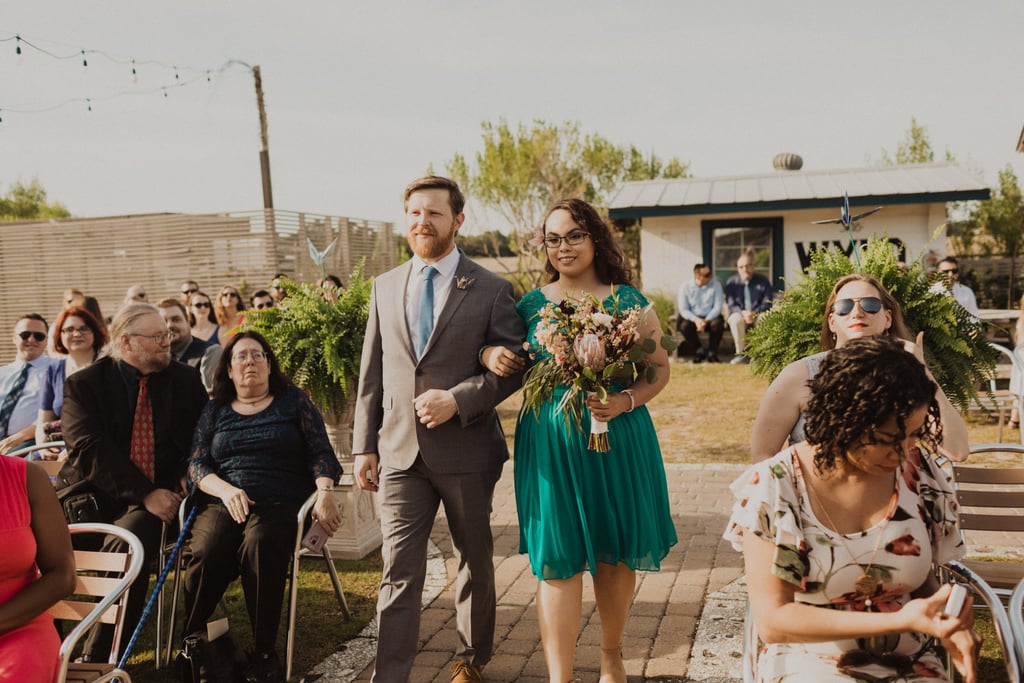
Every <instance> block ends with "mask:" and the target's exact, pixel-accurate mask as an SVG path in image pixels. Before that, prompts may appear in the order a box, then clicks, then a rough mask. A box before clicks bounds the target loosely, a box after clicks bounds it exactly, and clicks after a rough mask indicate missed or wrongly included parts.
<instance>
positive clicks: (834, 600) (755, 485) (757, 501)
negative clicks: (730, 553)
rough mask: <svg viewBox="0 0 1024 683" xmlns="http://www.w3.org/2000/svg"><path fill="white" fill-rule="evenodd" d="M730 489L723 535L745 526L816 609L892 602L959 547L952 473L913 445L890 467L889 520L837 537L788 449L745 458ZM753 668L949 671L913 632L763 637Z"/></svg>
mask: <svg viewBox="0 0 1024 683" xmlns="http://www.w3.org/2000/svg"><path fill="white" fill-rule="evenodd" d="M731 488H732V491H733V494H734V495H735V497H736V502H735V503H734V505H733V511H732V517H731V518H730V520H729V524H728V526H727V527H726V532H725V534H724V537H725V538H726V540H728V541H730V542H731V543H732V546H733V548H735V549H736V550H738V551H742V550H743V533H745V532H750V533H753V534H755V535H757V536H759V537H761V538H763V539H765V540H767V541H769V542H770V543H772V544H774V545H775V555H774V561H773V564H772V567H771V572H772V574H773V575H775V576H777V577H778V578H780V579H782V580H783V581H785V582H787V583H790V584H792V585H794V586H796V587H797V593H796V595H795V599H796V600H797V601H800V602H804V603H807V604H810V605H815V606H818V607H821V608H823V609H843V610H854V611H865V610H867V609H872V610H877V611H882V612H888V611H896V610H899V609H900V608H901V607H902V606H903V605H904V604H905V603H906V602H907V601H909V600H910V599H911V596H910V594H911V593H912V592H913V591H914V590H916V589H917V588H918V587H920V586H921V585H922V584H924V583H925V582H926V581H927V580H928V578H929V575H930V574H931V572H932V569H933V566H934V565H936V564H942V563H944V562H948V561H950V560H955V559H958V558H960V557H962V556H963V554H964V547H963V541H962V538H961V535H960V530H959V527H958V523H957V505H956V500H955V498H954V494H953V491H952V488H951V487H950V484H949V480H948V478H947V477H946V475H945V474H944V473H943V472H942V470H941V469H940V468H939V467H938V466H937V465H935V463H933V462H932V461H931V459H930V458H929V457H928V456H927V455H922V453H921V451H920V450H919V449H916V448H915V449H913V450H912V451H911V452H910V453H909V454H908V457H907V458H906V459H905V460H904V462H903V464H902V466H901V469H900V470H899V471H897V474H896V495H897V498H896V505H895V506H892V507H891V508H890V517H889V518H888V522H887V523H883V522H879V523H878V524H876V525H875V526H873V527H872V528H870V529H867V530H865V531H862V532H858V533H855V534H845V535H843V538H842V539H840V538H839V534H837V533H836V532H835V531H833V530H832V529H830V528H829V527H828V526H827V525H826V524H823V523H822V522H821V521H820V520H818V518H817V517H816V516H815V514H814V512H813V510H812V508H811V505H810V498H809V496H808V491H807V486H806V482H805V481H804V474H803V472H802V470H801V467H800V462H799V460H798V459H797V457H796V451H795V449H789V450H785V451H782V452H781V453H779V454H778V455H776V456H775V457H773V458H770V459H768V460H765V461H763V462H760V463H757V464H755V465H753V466H751V467H750V468H749V469H748V470H747V471H746V472H745V473H744V474H743V475H742V476H740V477H739V478H738V479H737V480H736V481H735V482H733V484H732V487H731ZM879 534H881V535H882V537H881V538H879ZM844 541H845V542H844ZM876 548H877V552H876ZM872 557H873V558H874V561H873V562H872ZM869 565H870V568H869ZM866 569H867V571H868V573H870V574H871V575H872V576H873V577H874V578H875V579H877V580H878V582H879V584H878V587H877V588H876V591H875V594H874V595H873V596H872V597H871V606H870V607H869V606H868V605H866V602H865V599H864V598H863V597H861V596H860V595H859V594H858V593H857V592H856V590H855V587H854V584H855V583H856V581H857V579H858V578H860V577H861V576H862V575H863V574H864V573H865V570H866ZM757 669H758V671H757V673H758V680H759V681H763V682H764V683H782V682H783V681H785V682H787V683H790V682H793V681H814V682H815V683H819V682H832V681H837V682H838V681H845V682H849V681H863V682H865V683H877V682H885V683H891V682H895V681H906V682H913V683H918V682H924V681H931V682H934V681H936V680H939V681H943V680H947V678H946V674H945V668H944V666H943V664H942V662H941V660H940V659H939V657H938V656H937V655H936V653H935V651H934V644H933V643H932V642H931V641H930V639H929V638H928V637H927V636H924V635H922V634H919V633H902V634H897V635H890V636H878V637H873V638H857V639H844V640H836V641H829V642H822V643H779V644H770V645H767V646H765V647H764V648H763V649H762V651H761V653H760V654H759V657H758V667H757Z"/></svg>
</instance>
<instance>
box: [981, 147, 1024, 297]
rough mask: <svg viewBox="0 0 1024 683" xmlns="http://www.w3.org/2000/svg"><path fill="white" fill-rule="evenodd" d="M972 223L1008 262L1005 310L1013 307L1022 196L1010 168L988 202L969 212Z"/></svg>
mask: <svg viewBox="0 0 1024 683" xmlns="http://www.w3.org/2000/svg"><path fill="white" fill-rule="evenodd" d="M970 221H971V223H973V224H974V225H975V226H977V227H980V228H981V229H982V230H983V231H984V232H985V234H987V235H988V236H989V237H990V238H992V241H993V242H995V244H996V247H997V248H998V249H999V250H1000V251H1001V252H1002V254H1003V256H1006V257H1007V258H1009V259H1010V283H1009V286H1008V287H1007V291H1006V307H1007V308H1016V306H1015V302H1014V301H1013V291H1014V290H1013V287H1014V278H1015V276H1016V273H1017V258H1018V257H1019V256H1020V255H1021V251H1024V197H1022V195H1021V188H1020V183H1019V182H1018V180H1017V175H1016V174H1015V173H1014V172H1013V168H1012V167H1010V166H1009V165H1007V166H1006V168H1005V169H1003V170H1002V171H1000V172H999V187H998V188H996V189H995V191H993V193H992V197H991V198H990V199H986V200H983V201H980V202H978V204H977V205H976V206H975V207H974V210H973V211H972V212H971V218H970Z"/></svg>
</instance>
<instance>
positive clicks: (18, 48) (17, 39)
mask: <svg viewBox="0 0 1024 683" xmlns="http://www.w3.org/2000/svg"><path fill="white" fill-rule="evenodd" d="M14 54H16V55H20V54H21V36H19V35H15V36H14Z"/></svg>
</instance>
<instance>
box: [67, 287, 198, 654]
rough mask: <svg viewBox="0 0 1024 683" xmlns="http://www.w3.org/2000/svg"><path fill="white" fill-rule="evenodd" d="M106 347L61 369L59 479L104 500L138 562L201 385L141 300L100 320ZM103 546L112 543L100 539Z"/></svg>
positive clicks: (106, 634) (88, 648)
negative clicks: (84, 483) (70, 369)
mask: <svg viewBox="0 0 1024 683" xmlns="http://www.w3.org/2000/svg"><path fill="white" fill-rule="evenodd" d="M110 339H111V341H110V355H108V356H106V357H104V358H101V359H100V360H98V361H96V362H95V363H93V364H92V365H90V366H89V367H87V368H85V369H83V370H80V371H79V372H76V373H75V374H73V375H71V376H70V377H68V379H67V382H66V383H65V385H64V409H63V412H62V414H61V425H62V427H63V430H64V439H65V440H66V441H67V442H68V461H67V464H65V466H64V468H63V469H62V470H61V473H60V476H61V478H62V479H63V480H64V481H71V482H74V481H80V480H82V479H85V480H88V481H89V482H90V483H91V484H92V485H93V486H94V487H95V489H97V490H98V491H99V495H100V497H101V498H102V499H103V501H104V502H105V505H104V508H105V512H106V517H107V518H106V519H104V521H107V522H110V523H111V524H115V525H117V526H119V527H122V528H125V529H128V530H129V531H131V532H132V533H134V534H135V535H136V536H138V537H139V540H140V541H142V544H143V546H144V548H145V552H146V559H147V562H146V565H144V566H149V565H150V562H149V560H150V559H151V558H152V557H154V556H155V554H156V553H157V550H158V546H159V544H160V529H161V525H162V524H164V523H168V524H171V523H173V522H174V521H175V520H176V519H177V515H178V505H179V504H180V503H181V501H182V496H183V495H184V488H183V480H184V475H185V462H186V460H187V459H188V455H189V450H190V448H191V445H192V432H193V431H194V430H195V426H196V422H197V421H198V420H199V413H200V412H201V411H202V409H203V406H204V405H205V404H206V390H205V389H203V384H202V382H201V381H200V380H199V375H198V373H196V372H195V370H193V369H192V368H190V367H187V366H185V365H182V364H181V363H172V362H171V334H170V333H169V332H168V331H167V327H166V325H165V324H164V321H163V318H161V317H160V314H159V313H158V312H157V309H156V308H155V307H154V306H151V305H150V304H143V303H136V304H128V305H127V306H125V307H124V308H122V309H121V310H120V311H118V313H117V315H115V316H114V320H113V323H112V324H111V327H110ZM104 549H105V550H120V543H119V542H118V541H116V539H108V540H107V542H106V544H105V546H104ZM148 583H149V572H148V571H145V570H144V571H143V572H142V573H141V574H139V578H138V579H136V581H135V583H133V584H132V587H131V588H130V589H129V598H128V605H127V608H126V610H125V625H126V627H125V631H124V634H123V636H122V640H121V649H122V651H123V648H124V645H125V644H126V643H127V641H128V638H129V637H130V636H131V632H132V629H133V628H134V627H135V624H136V622H137V621H138V619H139V616H140V614H141V613H142V607H143V605H144V603H145V599H146V587H147V585H148ZM112 637H113V632H112V629H111V628H110V627H109V626H107V627H99V628H97V629H94V630H93V632H92V633H91V634H90V635H89V638H88V640H87V641H86V644H85V655H86V657H88V658H89V659H91V660H92V661H99V662H102V661H106V658H107V656H108V654H109V652H110V643H111V639H112Z"/></svg>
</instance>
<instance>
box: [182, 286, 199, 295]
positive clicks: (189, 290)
mask: <svg viewBox="0 0 1024 683" xmlns="http://www.w3.org/2000/svg"><path fill="white" fill-rule="evenodd" d="M198 291H199V290H198V289H195V288H194V287H193V288H192V289H183V290H181V293H182V294H195V293H196V292H198Z"/></svg>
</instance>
